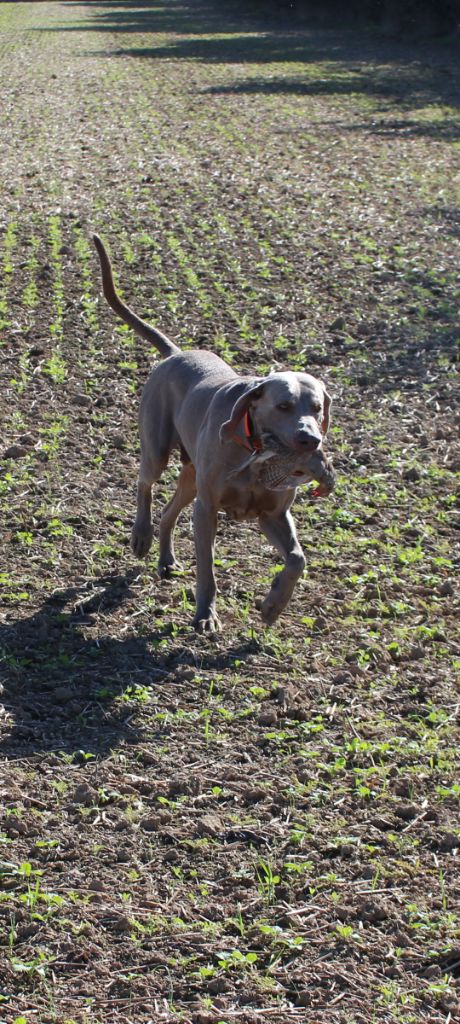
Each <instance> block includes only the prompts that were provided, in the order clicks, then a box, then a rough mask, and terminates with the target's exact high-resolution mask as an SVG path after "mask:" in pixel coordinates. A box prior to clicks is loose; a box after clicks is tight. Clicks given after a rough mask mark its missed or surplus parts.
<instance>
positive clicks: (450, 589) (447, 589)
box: [439, 580, 454, 597]
mask: <svg viewBox="0 0 460 1024" xmlns="http://www.w3.org/2000/svg"><path fill="white" fill-rule="evenodd" d="M439 593H440V594H441V597H452V595H453V594H454V585H453V583H452V580H444V583H441V586H440V588H439Z"/></svg>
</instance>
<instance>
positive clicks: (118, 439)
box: [112, 434, 125, 450]
mask: <svg viewBox="0 0 460 1024" xmlns="http://www.w3.org/2000/svg"><path fill="white" fill-rule="evenodd" d="M112 445H113V447H114V448H118V450H121V449H122V448H124V447H125V439H124V437H123V436H122V434H114V436H113V437H112Z"/></svg>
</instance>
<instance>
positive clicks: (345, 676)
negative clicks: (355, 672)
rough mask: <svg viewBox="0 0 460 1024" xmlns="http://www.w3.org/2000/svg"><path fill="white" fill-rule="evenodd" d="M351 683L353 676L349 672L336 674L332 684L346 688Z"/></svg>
mask: <svg viewBox="0 0 460 1024" xmlns="http://www.w3.org/2000/svg"><path fill="white" fill-rule="evenodd" d="M352 682H353V676H352V674H351V672H337V674H336V675H335V676H334V677H333V679H332V683H333V685H334V686H347V685H349V684H350V683H352Z"/></svg>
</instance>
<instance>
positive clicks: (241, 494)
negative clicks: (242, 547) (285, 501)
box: [220, 485, 279, 520]
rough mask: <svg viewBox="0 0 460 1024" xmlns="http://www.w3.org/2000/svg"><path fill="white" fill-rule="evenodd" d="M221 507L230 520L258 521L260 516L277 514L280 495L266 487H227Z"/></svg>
mask: <svg viewBox="0 0 460 1024" xmlns="http://www.w3.org/2000/svg"><path fill="white" fill-rule="evenodd" d="M220 506H221V508H222V509H223V511H224V512H226V513H227V515H228V516H229V517H230V519H237V520H242V519H258V517H259V516H260V515H263V514H265V515H266V514H267V513H268V514H270V513H271V512H275V511H276V509H277V508H278V506H279V494H277V493H276V492H275V491H268V490H267V489H266V488H265V487H252V488H248V489H247V490H246V489H245V488H240V487H236V486H231V485H230V486H228V487H226V489H225V491H224V493H223V495H222V497H221V501H220Z"/></svg>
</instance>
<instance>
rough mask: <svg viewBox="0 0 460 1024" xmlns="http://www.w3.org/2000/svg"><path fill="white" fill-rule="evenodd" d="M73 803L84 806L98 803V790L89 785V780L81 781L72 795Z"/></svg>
mask: <svg viewBox="0 0 460 1024" xmlns="http://www.w3.org/2000/svg"><path fill="white" fill-rule="evenodd" d="M71 803H73V804H82V805H83V807H92V806H93V805H94V804H97V793H96V790H95V789H93V787H92V786H89V785H88V783H87V782H81V783H80V785H79V786H77V788H76V790H75V792H74V794H73V796H72V797H71Z"/></svg>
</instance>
